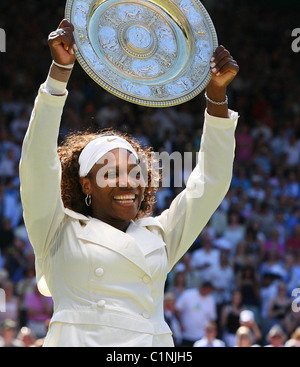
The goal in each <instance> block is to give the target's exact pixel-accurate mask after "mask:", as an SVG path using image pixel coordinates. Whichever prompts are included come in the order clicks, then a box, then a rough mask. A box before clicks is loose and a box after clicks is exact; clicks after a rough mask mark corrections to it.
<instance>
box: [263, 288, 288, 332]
mask: <svg viewBox="0 0 300 367" xmlns="http://www.w3.org/2000/svg"><path fill="white" fill-rule="evenodd" d="M291 307H292V299H291V297H290V296H288V294H287V287H286V284H285V283H284V282H282V281H281V282H279V283H278V284H277V295H276V297H275V298H273V299H271V300H270V303H269V307H268V318H269V320H270V326H273V325H281V326H282V327H283V321H284V318H285V316H286V314H287V313H288V312H289V311H290V309H291Z"/></svg>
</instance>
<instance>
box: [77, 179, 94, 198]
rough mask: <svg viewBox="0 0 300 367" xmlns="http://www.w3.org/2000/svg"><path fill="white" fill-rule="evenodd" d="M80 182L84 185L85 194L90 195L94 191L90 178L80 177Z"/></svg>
mask: <svg viewBox="0 0 300 367" xmlns="http://www.w3.org/2000/svg"><path fill="white" fill-rule="evenodd" d="M79 182H80V185H81V187H82V192H83V193H84V194H85V195H90V194H91V192H92V185H91V181H90V179H89V178H87V177H80V178H79Z"/></svg>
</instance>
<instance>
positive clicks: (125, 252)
mask: <svg viewBox="0 0 300 367" xmlns="http://www.w3.org/2000/svg"><path fill="white" fill-rule="evenodd" d="M65 214H66V215H68V216H69V217H71V218H73V219H75V220H78V221H83V222H84V224H85V225H84V226H81V227H80V231H79V233H78V238H79V239H81V240H83V241H87V242H91V243H94V244H96V245H99V246H103V247H106V248H109V249H110V250H112V251H115V252H118V253H119V254H121V255H122V256H124V257H126V258H127V259H128V260H130V261H131V262H133V263H134V264H135V265H137V266H138V267H139V268H141V269H142V270H143V271H144V272H145V273H146V274H147V275H149V276H150V277H151V273H150V270H149V267H148V264H147V262H146V256H147V255H148V254H150V253H151V252H153V251H155V250H157V249H159V248H161V247H163V246H165V243H164V242H163V240H162V239H161V238H160V236H156V235H155V234H153V233H152V232H151V231H149V230H148V229H147V227H148V226H156V227H158V229H162V226H161V224H160V223H159V221H158V220H156V218H153V217H149V218H144V219H140V220H138V221H137V222H134V221H131V223H130V225H129V227H128V229H127V231H126V232H122V231H120V230H118V229H116V228H114V227H112V226H111V225H109V224H107V223H104V222H102V221H100V220H98V219H96V218H92V217H87V216H85V215H83V214H80V213H77V212H74V211H72V210H70V209H65Z"/></svg>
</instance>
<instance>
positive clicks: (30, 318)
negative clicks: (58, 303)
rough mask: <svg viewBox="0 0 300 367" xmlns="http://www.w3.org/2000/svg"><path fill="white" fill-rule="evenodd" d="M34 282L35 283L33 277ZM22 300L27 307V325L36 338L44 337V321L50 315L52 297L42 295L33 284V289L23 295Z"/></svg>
mask: <svg viewBox="0 0 300 367" xmlns="http://www.w3.org/2000/svg"><path fill="white" fill-rule="evenodd" d="M34 282H35V284H36V281H35V279H34ZM24 302H25V305H26V309H27V327H29V328H30V329H31V330H32V331H33V332H34V334H35V335H36V337H37V338H42V337H44V336H45V335H46V332H47V330H46V325H45V321H46V320H48V319H49V317H51V316H52V311H53V303H52V299H51V298H49V297H45V296H43V295H42V294H41V293H40V292H39V290H38V287H37V285H35V287H34V289H33V291H32V292H31V293H28V294H27V295H26V296H25V300H24Z"/></svg>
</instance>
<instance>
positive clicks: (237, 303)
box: [220, 290, 245, 347]
mask: <svg viewBox="0 0 300 367" xmlns="http://www.w3.org/2000/svg"><path fill="white" fill-rule="evenodd" d="M243 310H245V307H244V306H243V303H242V294H241V292H240V291H239V290H235V291H234V292H233V293H232V299H231V303H230V304H228V305H225V306H224V307H223V308H222V312H221V320H220V328H221V335H222V339H223V340H224V342H225V343H226V346H227V347H234V345H235V342H236V332H237V330H238V328H239V327H240V326H241V324H240V314H241V312H242V311H243Z"/></svg>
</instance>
